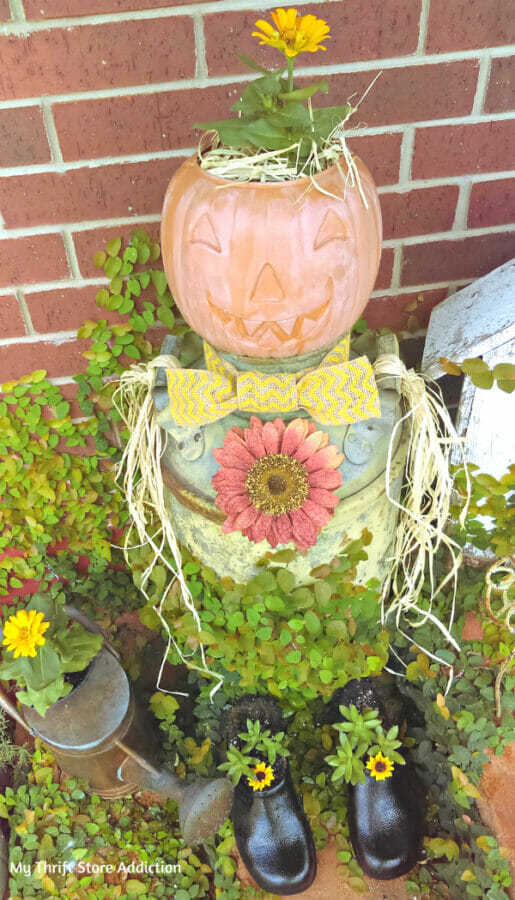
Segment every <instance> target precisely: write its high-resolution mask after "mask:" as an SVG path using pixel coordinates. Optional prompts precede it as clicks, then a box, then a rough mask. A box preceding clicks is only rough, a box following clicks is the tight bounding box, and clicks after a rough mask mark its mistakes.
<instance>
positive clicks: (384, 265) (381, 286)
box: [374, 247, 393, 291]
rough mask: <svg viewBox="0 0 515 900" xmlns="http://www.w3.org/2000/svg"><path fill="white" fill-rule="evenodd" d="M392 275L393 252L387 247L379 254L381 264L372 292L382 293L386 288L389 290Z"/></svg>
mask: <svg viewBox="0 0 515 900" xmlns="http://www.w3.org/2000/svg"><path fill="white" fill-rule="evenodd" d="M392 275H393V250H392V249H391V247H387V248H386V249H384V250H383V252H382V254H381V263H380V265H379V272H378V273H377V278H376V283H375V285H374V290H375V291H384V290H386V288H389V287H390V285H391V283H392Z"/></svg>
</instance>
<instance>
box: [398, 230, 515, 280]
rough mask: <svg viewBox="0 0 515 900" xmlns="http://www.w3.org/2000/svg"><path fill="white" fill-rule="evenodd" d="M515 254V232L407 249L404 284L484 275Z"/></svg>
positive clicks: (405, 249) (435, 242)
mask: <svg viewBox="0 0 515 900" xmlns="http://www.w3.org/2000/svg"><path fill="white" fill-rule="evenodd" d="M514 255H515V235H513V234H485V235H475V236H473V237H468V238H461V239H458V240H455V241H452V240H450V241H431V242H428V243H424V244H414V245H413V246H408V247H405V248H404V252H403V260H402V275H401V284H403V285H410V284H431V282H441V281H461V280H466V279H469V278H470V279H473V278H480V277H481V275H487V274H488V272H491V271H492V269H495V268H497V266H501V265H502V264H503V263H505V262H507V261H508V260H509V259H511V258H512V257H513V256H514Z"/></svg>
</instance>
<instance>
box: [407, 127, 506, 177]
mask: <svg viewBox="0 0 515 900" xmlns="http://www.w3.org/2000/svg"><path fill="white" fill-rule="evenodd" d="M514 146H515V120H508V121H505V122H485V123H480V124H478V125H442V126H437V127H435V128H418V129H417V132H416V135H415V150H414V154H413V164H412V176H413V178H441V177H444V176H449V175H471V174H474V173H476V172H502V171H503V170H504V169H512V168H513V147H514Z"/></svg>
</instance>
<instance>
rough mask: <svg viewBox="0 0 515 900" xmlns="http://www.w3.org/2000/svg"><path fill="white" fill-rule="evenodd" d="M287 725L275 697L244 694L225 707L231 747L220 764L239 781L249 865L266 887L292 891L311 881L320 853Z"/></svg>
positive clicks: (242, 846) (239, 826)
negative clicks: (291, 759)
mask: <svg viewBox="0 0 515 900" xmlns="http://www.w3.org/2000/svg"><path fill="white" fill-rule="evenodd" d="M282 726H283V723H282V717H281V712H280V709H279V706H278V704H277V702H276V701H275V700H274V699H273V698H272V697H259V696H257V695H246V696H244V697H242V698H240V699H239V700H238V701H236V702H235V703H234V704H233V705H232V706H231V708H230V709H228V710H226V711H225V715H224V731H225V734H226V737H227V741H228V750H227V762H226V763H224V765H223V766H221V768H222V769H225V770H226V771H227V772H228V774H229V775H230V776H231V777H232V778H233V781H234V783H235V784H236V787H235V791H234V802H233V808H232V821H233V825H234V836H235V839H236V845H237V847H238V850H239V853H240V856H241V858H242V860H243V862H244V863H245V866H246V867H247V869H248V871H249V873H250V875H252V877H253V878H254V880H255V881H256V883H257V884H258V885H259V887H260V888H261V889H262V890H264V891H269V892H270V893H273V894H279V895H287V894H298V893H301V892H302V891H305V890H306V889H307V888H308V887H309V886H310V885H311V884H312V882H313V880H314V878H315V875H316V854H315V847H314V844H313V837H312V834H311V830H310V827H309V824H308V821H307V818H306V815H305V813H304V809H303V807H302V803H301V801H300V799H299V797H298V796H297V793H296V791H295V788H294V785H293V782H292V779H291V774H290V767H289V763H288V759H287V757H288V755H289V751H288V749H287V747H286V742H285V734H284V730H283V728H282Z"/></svg>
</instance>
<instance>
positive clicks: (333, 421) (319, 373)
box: [166, 335, 381, 426]
mask: <svg viewBox="0 0 515 900" xmlns="http://www.w3.org/2000/svg"><path fill="white" fill-rule="evenodd" d="M349 340H350V339H349V336H348V335H346V336H345V337H344V338H342V340H341V341H340V342H339V343H338V344H337V345H336V346H335V347H333V349H332V350H331V351H330V352H329V353H328V354H327V355H326V356H325V357H324V359H323V360H322V362H321V363H320V365H319V366H317V367H316V368H315V369H311V370H309V371H307V372H295V373H289V372H281V373H279V374H277V375H269V374H268V373H265V372H252V371H251V372H240V371H238V370H237V369H236V368H235V367H234V366H233V365H231V364H230V363H228V362H227V361H226V360H224V359H222V358H221V357H220V356H219V355H218V353H217V352H216V350H214V349H213V347H211V346H210V345H209V344H206V343H204V354H205V359H206V366H207V371H204V370H202V369H181V368H177V369H167V370H166V373H167V381H168V396H169V398H170V414H171V415H172V417H173V419H174V420H175V422H176V423H177V425H180V426H182V425H208V424H209V423H210V422H216V421H217V420H218V419H223V418H224V417H225V416H228V415H229V414H230V413H232V412H234V411H235V410H238V409H239V410H242V411H244V412H251V413H276V414H277V415H281V414H282V413H289V412H294V411H295V410H298V409H305V410H306V411H307V412H308V413H309V414H310V416H311V417H312V418H313V419H314V420H315V422H318V423H320V424H321V425H348V424H351V423H352V422H359V421H363V420H364V419H370V418H373V417H376V416H380V415H381V408H380V405H379V394H378V391H377V386H376V383H375V378H374V372H373V369H372V366H371V364H370V362H369V360H368V359H367V357H366V356H360V357H359V359H353V360H349Z"/></svg>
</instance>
